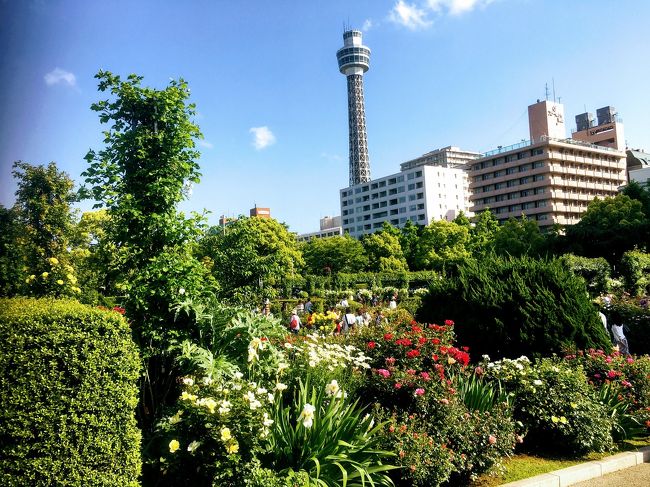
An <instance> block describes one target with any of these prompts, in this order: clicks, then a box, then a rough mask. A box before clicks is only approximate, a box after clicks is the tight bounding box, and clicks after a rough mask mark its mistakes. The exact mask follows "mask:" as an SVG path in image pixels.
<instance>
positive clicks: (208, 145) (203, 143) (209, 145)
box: [197, 140, 214, 149]
mask: <svg viewBox="0 0 650 487" xmlns="http://www.w3.org/2000/svg"><path fill="white" fill-rule="evenodd" d="M197 143H198V144H199V145H200V146H201V147H205V148H206V149H212V148H213V147H214V145H213V144H212V142H208V141H207V140H199V141H198V142H197Z"/></svg>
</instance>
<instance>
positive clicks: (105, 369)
mask: <svg viewBox="0 0 650 487" xmlns="http://www.w3.org/2000/svg"><path fill="white" fill-rule="evenodd" d="M139 370H140V360H139V357H138V353H137V349H136V347H135V344H134V343H133V341H132V340H131V332H130V330H129V327H128V324H127V323H126V321H125V320H124V319H123V318H122V316H121V315H120V314H119V313H117V312H113V311H101V310H99V309H96V308H91V307H89V306H85V305H82V304H79V303H78V302H76V301H68V300H54V299H42V300H38V299H0V439H1V442H2V448H1V449H0V485H7V486H14V485H15V486H18V485H20V486H23V485H30V486H50V485H57V486H75V487H76V486H129V487H131V486H133V487H135V486H137V485H139V484H138V476H139V474H140V469H141V459H140V431H139V430H138V428H137V426H136V421H135V415H134V411H135V407H136V405H137V401H138V393H137V387H136V381H137V379H138V374H139Z"/></svg>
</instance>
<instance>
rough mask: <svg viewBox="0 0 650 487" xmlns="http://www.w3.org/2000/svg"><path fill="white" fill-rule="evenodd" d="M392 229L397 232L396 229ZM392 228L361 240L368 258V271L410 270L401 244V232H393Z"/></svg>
mask: <svg viewBox="0 0 650 487" xmlns="http://www.w3.org/2000/svg"><path fill="white" fill-rule="evenodd" d="M391 228H392V229H393V230H396V229H394V227H391ZM391 228H388V229H384V230H382V231H380V232H376V233H373V234H370V235H366V236H364V237H363V239H362V240H361V243H362V244H363V248H364V249H365V251H366V255H367V256H368V270H370V271H372V272H400V271H407V270H408V266H407V264H406V259H405V258H404V253H403V252H402V246H401V245H400V242H399V237H398V235H399V231H398V230H396V231H392V230H391Z"/></svg>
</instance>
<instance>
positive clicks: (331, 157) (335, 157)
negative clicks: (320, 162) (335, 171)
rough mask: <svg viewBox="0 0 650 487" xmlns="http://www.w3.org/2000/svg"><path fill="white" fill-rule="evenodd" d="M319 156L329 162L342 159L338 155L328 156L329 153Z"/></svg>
mask: <svg viewBox="0 0 650 487" xmlns="http://www.w3.org/2000/svg"><path fill="white" fill-rule="evenodd" d="M320 156H321V157H322V158H324V159H329V160H330V161H342V160H343V158H342V157H341V156H339V155H338V154H330V153H329V152H321V153H320Z"/></svg>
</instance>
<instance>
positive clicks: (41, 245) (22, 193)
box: [0, 161, 80, 297]
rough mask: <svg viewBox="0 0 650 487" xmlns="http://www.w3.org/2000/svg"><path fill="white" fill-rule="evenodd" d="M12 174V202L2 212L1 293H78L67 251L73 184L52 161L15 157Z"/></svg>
mask: <svg viewBox="0 0 650 487" xmlns="http://www.w3.org/2000/svg"><path fill="white" fill-rule="evenodd" d="M13 175H14V178H16V180H17V183H18V190H17V191H16V204H15V206H14V208H13V210H12V211H9V212H4V214H3V221H2V224H3V227H5V228H3V229H6V231H7V235H6V236H4V237H3V238H4V239H6V240H5V243H4V246H5V247H7V248H8V252H7V254H3V258H2V260H1V261H0V269H2V270H1V271H0V279H1V278H2V277H3V276H2V275H6V276H7V277H6V278H5V279H11V281H4V280H3V281H0V286H2V287H4V288H6V290H7V291H8V293H7V294H17V293H21V294H28V295H32V296H55V297H56V296H71V295H74V294H77V293H79V292H80V289H79V287H78V286H77V278H76V276H75V275H74V269H72V268H71V267H70V266H69V264H70V258H69V252H68V246H69V232H70V228H71V225H72V213H71V209H70V205H71V204H72V203H73V202H74V201H75V200H76V194H75V193H74V192H73V187H74V183H73V182H72V180H71V179H70V177H69V176H68V175H67V174H66V173H64V172H62V171H59V170H58V169H57V167H56V164H55V163H54V162H51V163H50V164H48V165H47V167H45V166H33V165H31V164H28V163H26V162H22V161H18V162H15V163H14V166H13Z"/></svg>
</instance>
